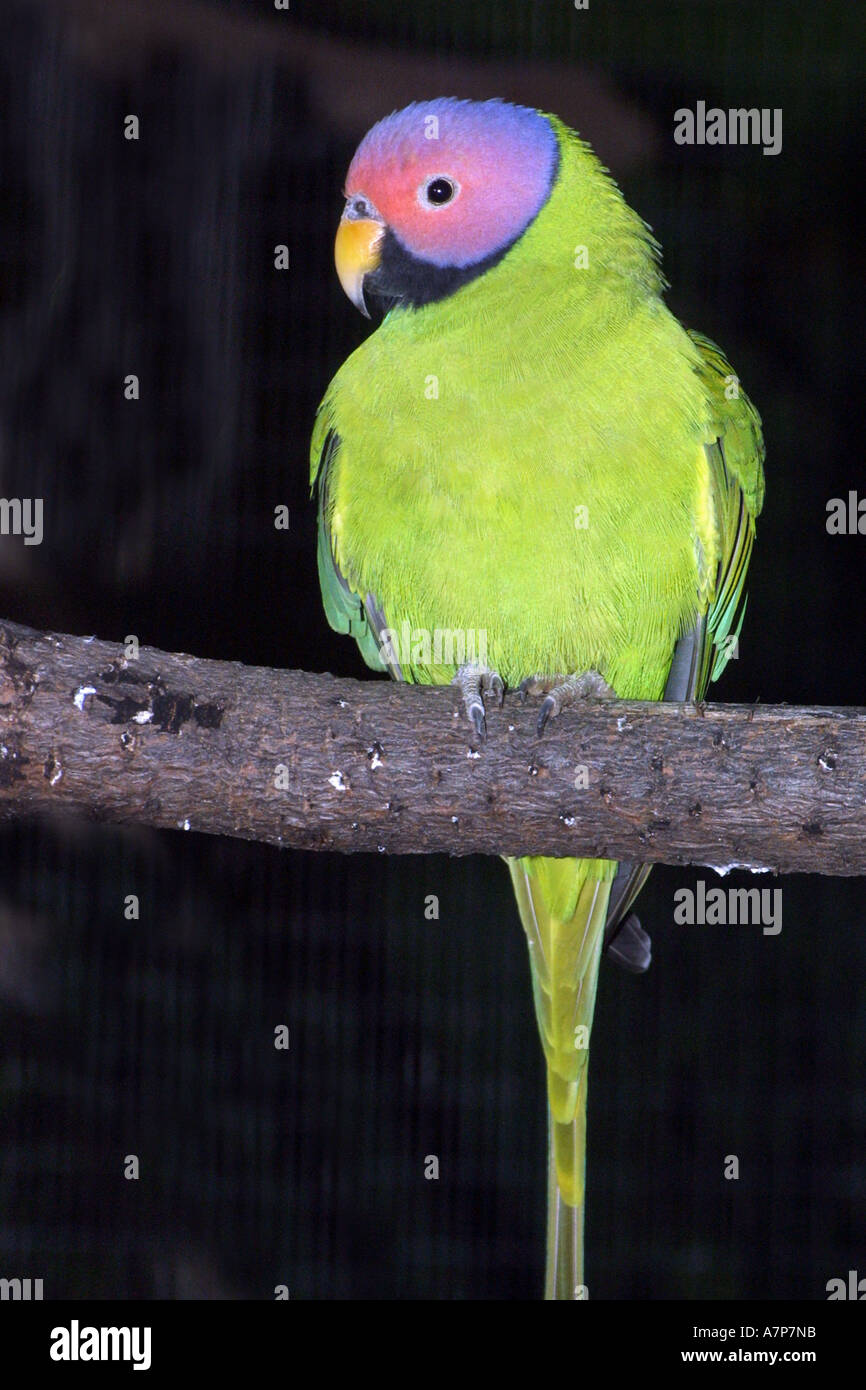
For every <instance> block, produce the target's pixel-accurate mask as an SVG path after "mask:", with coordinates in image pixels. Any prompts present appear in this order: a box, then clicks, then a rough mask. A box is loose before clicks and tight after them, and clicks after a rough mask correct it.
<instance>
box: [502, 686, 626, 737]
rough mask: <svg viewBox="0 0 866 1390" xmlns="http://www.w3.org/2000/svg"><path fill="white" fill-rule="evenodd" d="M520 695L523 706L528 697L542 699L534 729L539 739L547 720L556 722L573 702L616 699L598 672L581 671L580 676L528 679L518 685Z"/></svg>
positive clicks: (614, 693) (613, 692)
mask: <svg viewBox="0 0 866 1390" xmlns="http://www.w3.org/2000/svg"><path fill="white" fill-rule="evenodd" d="M519 691H520V698H521V701H523V702H525V701H526V697H527V695H544V702H543V704H542V706H541V709H540V711H539V714H538V723H537V724H536V726H535V727H536V732H537V734H538V737H539V738H540V737H541V735H542V734H543V733H544V730H545V728H546V727H547V724H548V722H549V720H551V719H555V718H556V716H557V715H558V714H561V712H562V711H563V710H564V709H565V708H566V706H567V705H571V704H574V702H575V700H586V699H596V700H609V699H612V698H615V696H616V692H615V691H614V690H612V689H611V687H610V686H609V685H608V683H607V681H606V680H605V679H604V677H603V676H600V675H599V673H598V671H584V672H583V673H582V674H581V675H579V676H538V675H536V676H527V677H526V680H523V681H521V682H520V686H519Z"/></svg>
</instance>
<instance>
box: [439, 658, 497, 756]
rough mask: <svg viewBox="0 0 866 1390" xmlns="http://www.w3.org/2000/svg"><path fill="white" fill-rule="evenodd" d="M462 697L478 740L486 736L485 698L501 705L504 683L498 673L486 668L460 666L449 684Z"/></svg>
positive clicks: (473, 665)
mask: <svg viewBox="0 0 866 1390" xmlns="http://www.w3.org/2000/svg"><path fill="white" fill-rule="evenodd" d="M451 683H452V685H456V686H457V688H458V689H459V691H460V693H461V695H462V696H463V704H464V707H465V710H466V716H467V718H468V719H470V720H471V721H472V724H473V725H474V727H475V732H476V733H477V735H478V737H479V738H485V737H486V734H487V720H486V716H485V710H484V701H485V698H487V699H493V700H495V701H496V703H497V705H501V704H502V701H503V700H504V699H505V682H504V681H503V679H502V677H501V676H500V675H499V673H498V671H490V670H488V669H487V667H486V666H478V665H476V664H474V663H470V664H469V665H467V666H461V667H460V669H459V670H458V672H457V675H456V676H455V677H454V680H453V681H452V682H451Z"/></svg>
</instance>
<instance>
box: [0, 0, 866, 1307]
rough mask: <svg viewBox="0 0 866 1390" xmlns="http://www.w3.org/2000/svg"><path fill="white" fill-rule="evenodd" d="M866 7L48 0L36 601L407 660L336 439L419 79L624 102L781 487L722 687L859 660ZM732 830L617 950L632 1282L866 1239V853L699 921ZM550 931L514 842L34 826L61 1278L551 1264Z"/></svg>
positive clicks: (17, 248)
mask: <svg viewBox="0 0 866 1390" xmlns="http://www.w3.org/2000/svg"><path fill="white" fill-rule="evenodd" d="M861 15H862V10H861V8H860V7H857V6H853V7H851V6H845V5H843V4H836V3H828V0H823V3H822V4H821V5H815V4H813V3H799V4H795V3H792V2H791V0H789V2H788V3H764V4H762V5H760V6H758V5H755V4H754V3H753V0H749V2H748V3H747V2H746V0H744V2H743V3H733V2H732V3H724V2H722V0H717V2H716V3H709V2H707V3H699V0H691V3H686V0H672V2H671V3H661V0H633V3H622V0H620V3H602V0H591V4H590V9H589V10H588V11H585V12H584V11H576V10H575V9H574V8H573V6H572V5H571V4H570V3H568V0H549V3H545V4H541V3H539V4H530V3H518V0H497V2H496V3H495V4H494V3H492V2H491V0H486V2H485V3H480V2H479V0H439V2H438V3H436V4H431V3H429V0H401V3H400V4H399V5H394V4H393V3H386V0H364V2H363V3H361V0H357V3H349V0H343V3H328V0H318V3H316V4H312V3H309V4H305V3H302V0H294V3H293V4H292V7H291V10H290V12H289V13H284V12H277V11H275V9H274V6H273V5H272V4H271V3H266V0H258V2H256V0H247V2H246V3H241V0H237V3H217V0H138V2H136V3H133V2H132V0H129V3H122V2H121V0H115V3H113V4H112V5H110V6H104V5H101V4H99V3H97V0H69V3H65V4H63V5H61V4H60V3H52V2H51V0H7V3H6V5H5V6H4V21H3V32H4V37H3V43H2V45H0V495H3V496H5V497H16V496H25V497H34V496H39V497H42V498H44V499H45V539H44V542H43V544H42V545H41V546H40V547H38V548H37V547H27V548H25V547H23V545H22V544H21V542H20V540H19V539H15V538H8V539H6V538H0V615H2V616H5V617H8V618H10V619H13V620H15V621H18V622H24V623H30V624H32V625H33V626H36V627H44V628H53V629H55V630H61V631H69V632H76V633H96V634H98V635H99V636H100V637H103V638H108V639H115V640H117V641H118V642H121V641H122V639H123V638H124V637H125V636H126V635H127V634H129V633H134V634H136V635H137V636H138V637H139V639H140V641H141V642H143V643H148V644H151V645H154V646H157V647H161V648H164V649H169V650H182V651H190V652H194V653H196V654H198V655H202V656H212V657H218V658H223V659H232V660H240V661H244V662H257V663H262V664H267V665H274V666H284V667H287V668H288V667H301V668H304V669H307V670H330V671H333V672H335V673H338V674H344V675H354V676H359V675H365V674H366V672H365V668H364V667H363V665H362V663H361V659H360V656H359V655H358V653H357V651H356V649H355V647H354V644H353V643H351V642H350V641H348V640H346V639H339V638H337V637H336V636H335V635H334V634H332V633H331V632H330V631H329V629H328V628H327V625H326V623H325V620H324V617H323V614H322V611H321V605H320V599H319V593H318V583H317V578H316V571H315V552H314V511H313V508H312V505H311V503H310V501H309V496H308V483H307V476H308V460H307V452H308V440H309V433H310V429H311V425H312V418H313V413H314V410H315V407H316V404H317V402H318V400H319V399H320V397H321V395H322V393H323V391H324V388H325V386H326V385H327V382H328V380H329V378H330V376H331V375H332V374H333V372H334V370H335V369H336V367H337V366H338V365H339V363H340V362H341V361H342V360H343V358H344V357H345V356H346V355H347V353H348V352H349V351H350V350H351V349H352V348H353V347H354V346H355V345H356V344H357V343H358V342H359V341H360V340H361V338H362V337H363V336H364V333H365V332H366V331H368V329H367V325H366V324H365V323H364V321H362V319H361V318H360V316H359V315H358V314H357V313H356V312H355V310H354V309H353V308H352V307H351V305H350V304H349V303H348V301H347V300H346V299H345V298H344V297H343V295H342V293H341V291H340V289H339V286H338V284H337V281H336V277H335V274H334V272H333V265H332V259H331V253H332V243H333V234H334V231H335V227H336V222H337V219H338V217H339V212H340V208H341V198H340V189H341V186H342V179H343V175H344V173H345V168H346V165H347V163H348V160H349V158H350V157H351V153H352V150H353V148H354V146H355V144H356V143H357V140H358V139H359V138H360V136H361V135H362V134H363V132H364V130H365V129H366V128H367V127H368V125H369V124H371V123H372V121H373V120H375V119H377V118H378V117H380V116H382V115H384V114H386V113H387V112H388V111H389V110H391V109H393V108H394V107H395V106H400V105H402V104H404V103H405V102H406V101H408V100H411V99H413V98H423V97H430V96H436V95H452V94H453V95H459V96H464V95H465V96H473V97H484V96H494V95H496V96H503V97H506V98H510V99H517V100H522V101H528V102H531V103H532V104H534V105H537V106H539V107H541V108H542V109H551V110H555V111H556V112H557V114H559V115H560V116H562V117H563V118H564V119H565V120H566V121H567V122H568V123H569V124H572V125H574V126H575V127H576V128H577V129H579V130H580V131H581V132H582V133H583V134H585V135H586V136H587V137H588V138H589V139H591V140H592V142H593V143H594V145H595V146H596V148H597V150H598V152H599V153H600V155H601V156H602V158H603V159H604V160H605V161H606V162H607V163H608V164H609V166H610V167H611V169H612V171H613V173H614V174H615V176H616V177H617V178H618V180H619V182H620V184H621V186H622V187H623V189H624V191H625V193H626V196H627V197H628V199H629V201H630V202H631V203H632V205H633V206H635V207H636V208H637V209H638V211H639V212H640V213H641V214H642V215H643V216H644V217H645V218H646V220H647V221H648V222H649V223H650V224H651V225H652V226H653V228H654V230H655V233H656V235H657V236H658V237H659V239H660V241H661V243H662V245H663V248H664V268H665V272H666V275H667V277H668V279H669V280H670V282H671V285H672V289H671V291H670V293H669V296H668V297H669V302H670V303H671V305H672V307H673V308H674V310H675V312H676V313H677V314H678V315H679V316H680V317H681V318H682V320H683V321H684V322H685V323H687V324H689V325H691V326H694V327H698V328H700V329H701V330H703V331H704V332H705V333H707V334H708V335H709V336H710V337H712V338H713V339H715V340H716V341H718V342H719V343H721V344H722V345H723V346H724V348H725V350H726V352H727V353H728V355H729V356H730V358H731V360H732V362H733V364H734V366H735V368H736V370H737V371H738V373H739V375H740V377H741V379H742V381H743V382H744V384H745V386H746V388H747V389H748V391H749V392H750V394H751V395H752V396H753V398H754V400H755V401H756V403H757V404H758V406H759V408H760V410H761V413H762V416H763V420H764V428H765V434H766V438H767V444H768V463H767V477H768V492H767V502H766V506H765V510H764V514H763V516H762V518H761V521H760V527H759V533H758V543H757V546H756V550H755V555H754V559H753V562H752V569H751V581H750V602H749V611H748V614H747V618H746V627H745V631H744V635H743V640H742V642H741V646H740V657H739V660H738V661H737V662H732V663H731V664H730V665H729V667H728V670H727V672H726V674H725V677H724V680H723V682H722V683H721V685H720V686H719V687H718V688H717V691H716V696H717V698H721V699H726V700H743V699H753V698H760V699H761V700H762V701H764V702H766V703H770V702H778V701H790V702H798V703H810V702H814V703H820V704H839V705H857V704H860V703H862V686H863V670H864V655H866V634H864V631H863V624H862V597H861V595H862V585H863V578H864V573H866V570H864V559H863V554H864V551H863V548H864V546H866V539H864V537H861V536H828V534H827V532H826V528H825V520H826V503H827V500H828V499H829V498H831V497H834V496H840V495H841V496H845V495H847V492H848V490H849V489H852V488H854V489H856V488H858V486H859V487H860V488H862V489H863V491H864V493H866V477H864V466H863V446H862V423H861V415H862V394H863V393H862V384H863V383H862V375H863V354H862V349H861V340H862V328H861V325H862V321H863V319H862V306H861V287H862V280H863V276H862V251H861V248H862V234H861V229H860V228H859V227H858V226H857V225H855V222H854V214H853V208H854V206H855V203H856V198H857V193H858V187H857V186H858V184H859V183H860V181H861V179H862V168H863V163H864V160H863V153H864V152H863V124H862V69H863V62H864V41H863V40H864V35H863V21H862V18H861ZM698 100H703V101H705V102H706V103H707V105H708V106H710V105H720V106H723V107H728V106H758V107H770V108H775V107H781V108H782V110H783V113H784V114H783V119H784V125H783V135H784V140H783V149H782V153H781V154H779V155H778V156H776V157H768V156H764V155H763V154H762V153H761V151H760V149H758V148H753V147H731V148H725V147H703V148H699V147H682V146H678V145H676V144H675V143H674V141H673V137H672V131H673V112H674V111H675V110H676V109H677V108H679V107H683V106H691V107H694V105H695V103H696V102H697V101H698ZM130 113H133V114H136V115H138V117H139V120H140V124H141V138H140V139H139V140H138V141H137V142H131V141H127V140H125V139H124V138H123V122H124V118H125V116H126V115H128V114H130ZM279 243H285V244H287V245H288V246H289V247H290V252H291V268H290V270H289V271H285V272H281V271H277V270H275V269H274V247H275V246H276V245H277V244H279ZM130 372H135V373H137V374H138V375H139V377H140V381H141V399H140V400H139V401H138V402H129V401H126V400H125V399H124V395H123V378H124V377H125V376H126V375H127V374H128V373H130ZM540 409H543V403H540ZM280 503H285V504H287V505H288V506H289V507H290V509H291V527H290V530H289V531H288V533H285V532H277V531H276V530H275V529H274V526H273V509H274V507H275V506H277V505H279V504H280ZM371 678H372V677H371ZM700 874H702V875H703V876H704V877H705V878H707V879H708V880H710V881H712V882H715V880H714V878H713V876H712V875H711V874H710V873H709V871H698V870H692V871H689V872H684V871H682V870H676V869H659V870H657V871H655V872H654V874H653V876H652V878H651V880H650V883H649V885H648V887H647V889H646V890H645V892H644V895H643V898H642V906H641V918H642V920H643V922H644V924H645V925H646V926H647V927H648V928H649V930H650V932H651V934H652V936H653V942H654V951H655V959H654V963H653V966H652V969H651V970H650V972H649V974H648V975H647V976H646V977H645V978H642V979H634V978H631V977H628V976H625V975H623V974H621V973H620V972H618V971H617V970H615V969H614V968H612V967H611V966H610V965H609V964H606V965H605V966H604V968H603V974H602V981H601V984H600V988H599V996H598V1009H597V1021H596V1025H595V1029H594V1032H593V1058H592V1076H591V1086H590V1122H589V1167H588V1171H589V1215H588V1228H587V1268H588V1278H589V1286H590V1294H591V1296H592V1297H593V1298H634V1297H641V1298H680V1297H682V1298H711V1299H727V1298H735V1299H739V1298H747V1297H748V1298H773V1299H782V1298H791V1297H799V1298H807V1299H818V1298H823V1297H825V1285H826V1282H827V1280H828V1279H831V1278H835V1277H846V1275H847V1271H848V1270H849V1269H850V1268H858V1267H859V1269H860V1273H861V1274H864V1275H866V1244H864V1231H866V1181H864V1153H866V1021H864V1009H863V989H862V986H861V980H862V979H863V976H864V972H866V910H864V906H863V893H862V886H861V884H860V883H859V882H858V881H856V880H850V881H846V880H842V879H836V880H832V879H821V878H818V877H807V876H792V877H790V878H786V879H784V880H783V881H782V884H781V886H782V888H783V904H784V907H783V911H784V917H783V930H782V933H781V935H779V936H777V937H765V936H763V935H762V934H761V932H760V929H759V928H754V927H693V928H688V927H678V926H675V925H674V923H673V894H674V892H675V891H676V889H677V888H679V887H688V886H692V885H693V884H694V881H695V879H696V877H698V876H699V875H700ZM727 882H728V883H729V884H730V883H735V884H740V883H742V884H748V883H749V882H750V880H749V879H747V878H746V877H744V876H742V875H733V876H732V878H731V879H729V880H727ZM756 882H757V884H758V886H761V887H763V886H768V885H767V880H757V881H756ZM773 886H775V885H773ZM128 893H136V894H138V895H139V897H140V900H141V904H142V914H141V919H140V921H139V922H137V923H130V922H127V921H125V920H124V916H123V899H124V896H125V895H126V894H128ZM431 893H434V894H436V895H438V897H439V902H440V917H439V920H438V922H428V921H426V920H425V918H424V899H425V896H426V895H427V894H431ZM525 954H526V952H525V944H524V941H523V937H522V933H521V931H520V927H519V924H518V920H517V914H516V909H515V908H514V905H513V903H512V901H511V897H510V890H509V888H508V882H507V874H506V872H505V870H504V868H503V867H502V866H501V865H500V864H499V863H497V862H494V861H488V860H482V859H471V860H463V861H459V860H454V861H449V860H446V859H444V858H420V857H419V858H418V859H389V860H387V861H386V860H385V859H384V858H378V857H377V858H371V857H357V858H353V859H349V858H345V859H344V858H337V857H329V856H325V855H301V854H294V853H290V852H277V851H276V850H273V849H269V848H265V847H258V846H254V845H246V844H241V843H234V842H231V843H229V842H225V843H224V842H220V841H217V840H210V839H208V838H206V837H201V836H197V835H183V834H170V833H158V832H155V831H150V830H144V829H142V830H135V831H132V830H131V831H127V832H119V831H117V830H113V829H100V828H98V827H96V826H92V825H86V824H83V823H82V824H76V825H68V824H67V825H64V826H58V825H51V826H49V825H41V826H29V825H28V826H23V825H21V826H9V825H6V826H4V827H3V828H2V830H0V1126H2V1147H0V1276H3V1277H14V1276H19V1277H25V1276H29V1277H33V1278H43V1280H44V1281H45V1296H46V1297H81V1298H140V1297H167V1298H190V1297H203V1298H237V1297H251V1298H271V1297H273V1289H274V1286H275V1285H277V1284H285V1285H288V1286H289V1288H290V1291H291V1296H292V1297H293V1298H307V1297H326V1298H345V1297H360V1296H365V1297H382V1298H423V1297H428V1298H436V1299H443V1298H445V1299H448V1298H476V1297H486V1298H499V1297H505V1298H520V1297H535V1296H537V1295H538V1293H539V1292H540V1287H541V1272H542V1260H543V1222H544V1191H543V1186H544V1163H545V1142H546V1141H545V1116H544V1087H543V1077H542V1066H541V1060H540V1050H539V1047H538V1043H537V1040H536V1036H535V1029H534V1021H533V1017H532V1010H531V1002H530V990H529V981H528V971H527V968H526V961H525ZM279 1023H286V1024H287V1025H288V1026H289V1028H290V1030H291V1046H290V1049H289V1051H288V1052H287V1053H284V1052H276V1051H275V1050H274V1047H273V1029H274V1027H275V1026H276V1025H277V1024H279ZM129 1153H135V1154H137V1155H138V1156H139V1159H140V1163H141V1177H140V1179H139V1180H138V1181H137V1182H129V1181H126V1180H125V1179H124V1177H123V1161H124V1156H125V1155H126V1154H129ZM428 1154H436V1155H437V1156H438V1158H439V1164H440V1177H439V1181H438V1182H430V1181H426V1180H425V1179H424V1176H423V1172H424V1158H425V1155H428ZM729 1154H736V1155H737V1156H738V1157H739V1160H740V1178H739V1180H738V1181H735V1182H732V1181H726V1180H725V1179H724V1176H723V1171H724V1163H725V1156H726V1155H729ZM858 1262H859V1264H858Z"/></svg>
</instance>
